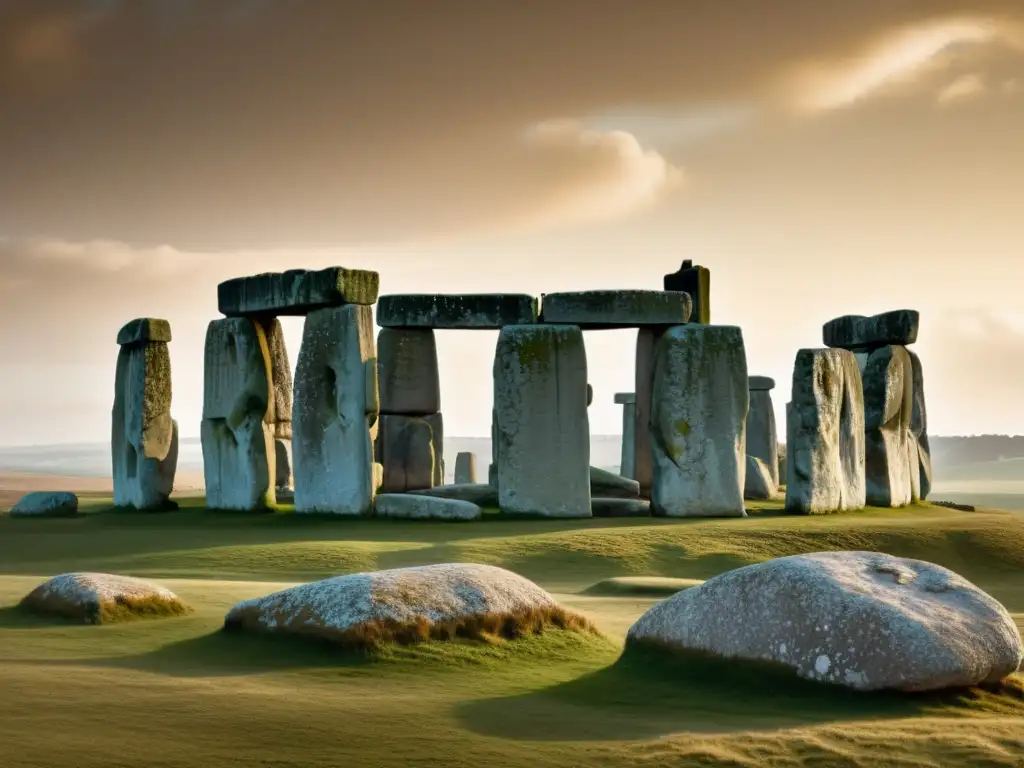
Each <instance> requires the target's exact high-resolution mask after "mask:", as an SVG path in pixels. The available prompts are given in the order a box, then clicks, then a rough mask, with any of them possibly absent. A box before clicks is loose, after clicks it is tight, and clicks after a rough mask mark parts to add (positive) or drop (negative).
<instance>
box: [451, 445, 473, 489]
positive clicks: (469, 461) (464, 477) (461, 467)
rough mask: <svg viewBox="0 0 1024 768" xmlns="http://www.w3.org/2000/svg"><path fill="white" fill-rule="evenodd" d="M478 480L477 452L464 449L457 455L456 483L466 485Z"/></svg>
mask: <svg viewBox="0 0 1024 768" xmlns="http://www.w3.org/2000/svg"><path fill="white" fill-rule="evenodd" d="M475 482H476V454H473V453H469V452H468V451H463V452H461V453H459V455H458V456H456V457H455V483H456V484H457V485H466V484H468V483H475Z"/></svg>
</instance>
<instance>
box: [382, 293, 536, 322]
mask: <svg viewBox="0 0 1024 768" xmlns="http://www.w3.org/2000/svg"><path fill="white" fill-rule="evenodd" d="M537 315H538V302H537V299H536V298H534V297H533V296H526V295H524V294H518V293H465V294H449V295H444V294H417V293H407V294H395V295H391V296H381V297H380V301H379V302H378V304H377V324H378V325H379V326H381V327H382V328H438V329H441V328H444V329H449V330H499V329H501V328H504V327H505V326H506V325H527V324H529V323H535V322H537Z"/></svg>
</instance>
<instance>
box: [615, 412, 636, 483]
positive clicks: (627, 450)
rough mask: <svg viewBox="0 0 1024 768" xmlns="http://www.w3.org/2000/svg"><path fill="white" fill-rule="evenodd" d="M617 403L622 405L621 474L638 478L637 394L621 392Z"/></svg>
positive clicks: (633, 478) (631, 478)
mask: <svg viewBox="0 0 1024 768" xmlns="http://www.w3.org/2000/svg"><path fill="white" fill-rule="evenodd" d="M615 403H616V404H617V405H621V406H622V458H621V459H620V460H619V474H620V475H622V476H623V477H628V478H629V479H630V480H635V479H636V394H635V393H633V392H619V393H617V394H616V395H615Z"/></svg>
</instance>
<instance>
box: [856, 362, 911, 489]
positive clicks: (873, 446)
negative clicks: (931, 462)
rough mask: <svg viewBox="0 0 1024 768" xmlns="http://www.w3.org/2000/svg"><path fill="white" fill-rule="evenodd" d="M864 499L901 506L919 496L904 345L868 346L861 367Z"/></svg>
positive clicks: (909, 387) (907, 365) (907, 364)
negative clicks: (874, 347) (867, 352)
mask: <svg viewBox="0 0 1024 768" xmlns="http://www.w3.org/2000/svg"><path fill="white" fill-rule="evenodd" d="M861 379H862V381H863V387H864V429H865V445H864V451H865V457H864V468H865V473H866V481H867V486H866V489H867V503H868V504H870V505H871V506H873V507H902V506H906V505H907V504H910V503H911V501H913V500H914V498H915V496H919V495H920V492H919V487H920V469H919V459H918V451H917V441H916V440H915V439H914V436H913V434H912V433H911V431H910V426H911V420H912V419H911V417H912V415H913V407H914V374H913V369H912V366H911V362H910V355H909V354H908V353H907V350H906V349H905V348H904V347H900V346H895V345H891V346H885V347H879V348H877V349H875V350H873V351H872V352H871V353H870V354H869V355H868V357H867V360H866V361H865V363H864V367H863V369H862V370H861Z"/></svg>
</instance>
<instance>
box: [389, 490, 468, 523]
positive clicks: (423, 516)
mask: <svg viewBox="0 0 1024 768" xmlns="http://www.w3.org/2000/svg"><path fill="white" fill-rule="evenodd" d="M374 506H375V508H376V511H377V517H396V518H402V519H405V520H457V521H468V520H479V519H480V518H481V517H483V514H484V512H483V510H482V509H480V507H478V506H477V505H476V504H473V503H471V502H468V501H460V500H458V499H442V498H439V497H437V496H422V495H419V494H414V493H382V494H380V495H379V496H378V497H377V500H376V501H375V502H374Z"/></svg>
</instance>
